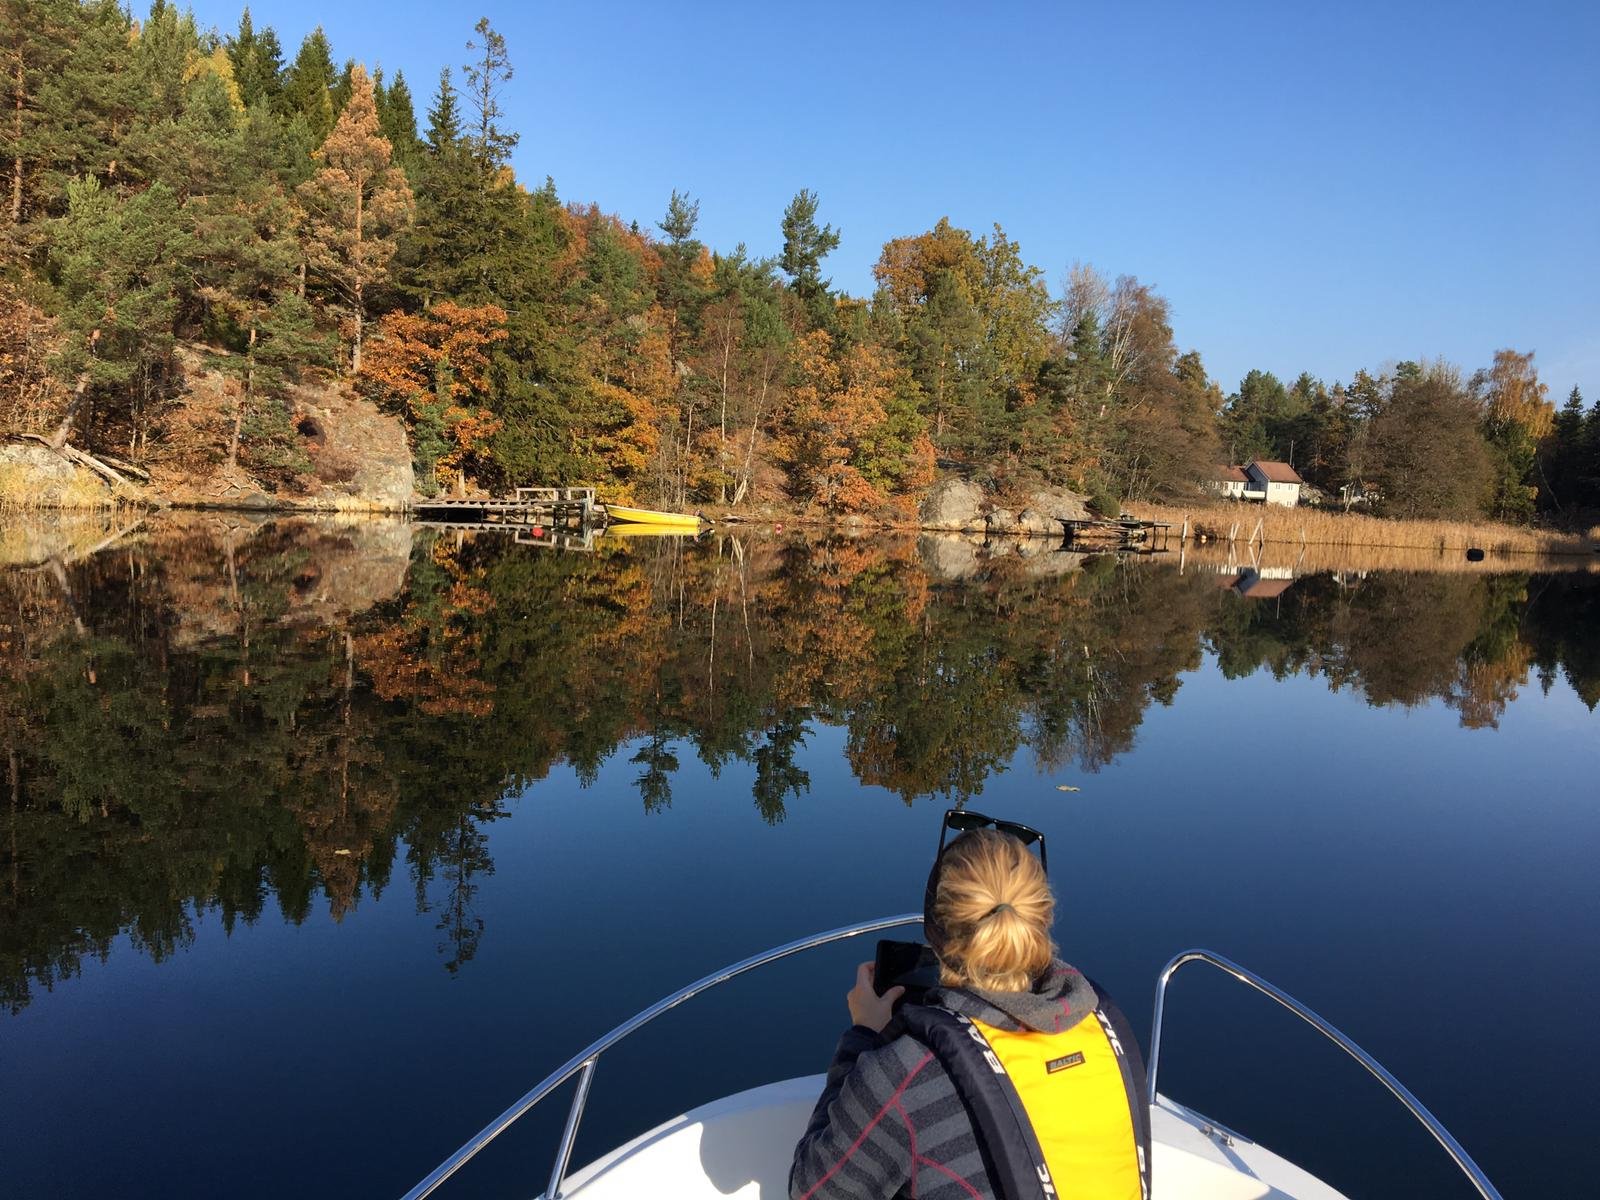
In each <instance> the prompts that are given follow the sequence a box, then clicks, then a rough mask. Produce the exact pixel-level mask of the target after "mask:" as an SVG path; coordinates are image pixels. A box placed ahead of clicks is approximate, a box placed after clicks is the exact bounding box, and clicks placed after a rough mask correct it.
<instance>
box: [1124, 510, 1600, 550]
mask: <svg viewBox="0 0 1600 1200" xmlns="http://www.w3.org/2000/svg"><path fill="white" fill-rule="evenodd" d="M1128 508H1129V511H1131V512H1133V513H1134V514H1135V515H1136V516H1139V517H1142V518H1144V519H1146V520H1152V521H1170V522H1171V523H1172V526H1173V529H1174V532H1176V531H1177V530H1178V529H1180V528H1181V527H1182V525H1183V521H1184V519H1185V517H1187V518H1188V521H1189V528H1190V530H1191V531H1192V532H1195V533H1199V534H1204V535H1206V536H1207V537H1208V538H1209V540H1210V541H1213V542H1215V541H1221V542H1223V543H1227V542H1228V541H1229V540H1230V539H1229V536H1228V535H1229V532H1230V530H1232V531H1234V536H1233V538H1232V540H1233V542H1234V543H1235V545H1236V547H1237V548H1238V549H1239V550H1240V551H1242V552H1246V553H1247V550H1246V547H1247V545H1248V543H1250V542H1251V540H1252V539H1253V540H1254V541H1255V544H1256V545H1257V546H1260V545H1261V544H1262V542H1263V539H1264V540H1265V544H1266V545H1267V546H1269V547H1281V546H1286V545H1292V546H1294V547H1296V548H1299V547H1300V546H1307V547H1310V546H1336V547H1341V548H1348V549H1353V548H1362V549H1404V550H1431V551H1434V552H1435V553H1436V554H1439V555H1451V554H1461V555H1464V554H1465V553H1466V551H1467V550H1468V549H1471V548H1478V549H1481V550H1483V551H1485V552H1486V553H1488V554H1492V555H1509V554H1536V555H1546V556H1548V555H1568V554H1584V555H1591V556H1592V555H1593V554H1594V551H1595V549H1596V547H1597V546H1600V526H1596V527H1595V528H1593V529H1591V530H1589V532H1588V533H1587V534H1565V533H1552V532H1550V531H1548V530H1543V529H1527V528H1523V527H1520V526H1515V525H1496V524H1490V523H1484V524H1472V523H1468V522H1465V521H1401V520H1388V519H1386V518H1382V517H1369V516H1366V515H1364V514H1361V513H1344V512H1326V511H1323V510H1320V509H1314V508H1278V507H1271V506H1267V505H1259V504H1248V505H1246V504H1237V505H1235V504H1219V505H1210V506H1206V507H1200V508H1191V509H1187V510H1185V509H1179V508H1167V507H1163V506H1161V505H1154V504H1130V505H1129V506H1128ZM1258 523H1259V526H1258ZM1258 527H1259V531H1260V532H1259V533H1258V532H1257V530H1258Z"/></svg>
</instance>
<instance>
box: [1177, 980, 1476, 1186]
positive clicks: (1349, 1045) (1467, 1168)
mask: <svg viewBox="0 0 1600 1200" xmlns="http://www.w3.org/2000/svg"><path fill="white" fill-rule="evenodd" d="M1192 962H1203V963H1210V964H1211V965H1212V966H1213V967H1216V968H1217V969H1218V970H1220V971H1222V972H1223V973H1224V974H1227V975H1231V976H1233V977H1234V978H1235V979H1237V980H1238V981H1239V982H1240V983H1242V984H1245V985H1247V986H1249V987H1252V988H1254V989H1255V990H1256V991H1258V992H1260V993H1261V994H1262V995H1263V996H1266V997H1268V998H1269V999H1272V1000H1276V1001H1277V1002H1278V1003H1279V1004H1281V1005H1282V1006H1283V1007H1284V1008H1286V1009H1288V1010H1289V1011H1290V1012H1292V1013H1293V1014H1294V1015H1295V1016H1297V1017H1299V1018H1300V1019H1301V1020H1302V1021H1304V1022H1305V1023H1306V1024H1307V1025H1310V1026H1311V1027H1312V1028H1313V1029H1315V1030H1316V1031H1317V1032H1318V1033H1320V1034H1322V1035H1323V1036H1324V1037H1325V1038H1327V1039H1328V1040H1329V1041H1330V1042H1332V1043H1333V1044H1334V1045H1335V1046H1338V1047H1339V1049H1341V1050H1343V1051H1344V1052H1345V1053H1346V1054H1348V1055H1349V1056H1350V1057H1351V1058H1353V1059H1355V1060H1356V1061H1357V1062H1358V1063H1360V1064H1361V1065H1362V1066H1363V1067H1365V1068H1366V1069H1367V1070H1368V1072H1370V1073H1371V1074H1372V1076H1373V1077H1374V1078H1375V1079H1377V1080H1378V1082H1380V1083H1382V1084H1383V1085H1384V1087H1386V1088H1388V1089H1389V1091H1390V1092H1392V1093H1393V1094H1394V1097H1395V1099H1397V1100H1399V1101H1400V1103H1401V1104H1403V1105H1405V1106H1406V1108H1407V1109H1408V1110H1409V1111H1410V1113H1411V1115H1412V1116H1414V1117H1416V1118H1417V1120H1418V1121H1420V1122H1421V1123H1422V1125H1423V1127H1424V1128H1426V1129H1427V1131H1428V1132H1429V1133H1431V1134H1433V1136H1434V1138H1435V1140H1437V1141H1438V1143H1439V1145H1441V1146H1443V1147H1444V1149H1445V1152H1446V1153H1447V1154H1449V1155H1450V1157H1451V1158H1453V1159H1454V1160H1455V1163H1456V1166H1458V1167H1460V1168H1461V1171H1462V1173H1463V1174H1465V1175H1466V1177H1467V1178H1468V1179H1470V1180H1472V1185H1473V1186H1474V1187H1475V1188H1477V1189H1478V1194H1479V1195H1480V1196H1482V1197H1483V1200H1501V1196H1500V1193H1499V1192H1498V1191H1497V1190H1495V1186H1494V1184H1492V1183H1490V1182H1489V1179H1488V1176H1486V1175H1485V1174H1484V1173H1483V1171H1482V1169H1480V1168H1479V1166H1478V1164H1477V1163H1475V1162H1473V1161H1472V1156H1471V1155H1470V1154H1468V1153H1467V1152H1466V1151H1465V1150H1463V1149H1462V1148H1461V1143H1460V1142H1458V1141H1456V1139H1455V1138H1453V1137H1451V1136H1450V1131H1449V1130H1448V1129H1446V1128H1445V1127H1444V1126H1443V1125H1441V1124H1440V1123H1439V1119H1438V1118H1437V1117H1435V1116H1434V1115H1433V1114H1432V1113H1431V1112H1429V1111H1428V1110H1427V1109H1426V1108H1425V1107H1423V1104H1422V1101H1420V1100H1418V1099H1417V1098H1416V1097H1415V1096H1413V1095H1412V1094H1411V1092H1410V1091H1409V1090H1408V1089H1407V1088H1406V1086H1405V1085H1404V1084H1403V1083H1401V1082H1400V1081H1399V1080H1398V1079H1396V1078H1395V1077H1394V1076H1393V1075H1391V1074H1389V1072H1388V1071H1386V1070H1384V1068H1383V1066H1382V1065H1381V1064H1380V1063H1379V1062H1378V1060H1377V1059H1375V1058H1373V1057H1372V1055H1370V1054H1368V1053H1367V1052H1366V1051H1365V1050H1363V1049H1362V1048H1361V1047H1360V1046H1358V1045H1356V1044H1355V1043H1354V1042H1353V1041H1351V1040H1350V1039H1349V1038H1348V1037H1346V1036H1345V1035H1344V1034H1343V1033H1341V1032H1340V1031H1339V1030H1338V1029H1336V1028H1334V1027H1333V1025H1331V1024H1329V1023H1328V1022H1327V1021H1326V1020H1324V1019H1323V1018H1322V1017H1319V1016H1318V1015H1317V1014H1316V1013H1314V1012H1312V1011H1311V1010H1310V1009H1309V1008H1307V1007H1306V1006H1305V1005H1304V1004H1301V1003H1300V1001H1298V1000H1296V999H1295V998H1294V997H1293V996H1291V995H1289V993H1288V992H1285V991H1284V990H1283V989H1282V988H1279V987H1275V986H1274V985H1272V984H1270V983H1268V982H1267V981H1266V980H1265V979H1263V978H1261V976H1259V975H1257V974H1256V973H1255V972H1253V971H1249V970H1247V969H1245V968H1244V967H1241V966H1240V965H1239V964H1238V963H1236V962H1232V961H1230V960H1228V959H1226V958H1223V957H1222V955H1220V954H1213V953H1212V952H1211V951H1210V950H1185V951H1184V952H1183V953H1182V954H1179V955H1178V956H1176V957H1175V958H1174V959H1173V960H1172V961H1171V962H1169V963H1168V964H1167V965H1166V966H1165V967H1164V968H1162V971H1161V975H1160V977H1159V978H1158V979H1157V980H1156V1011H1155V1017H1154V1019H1153V1020H1152V1021H1151V1025H1150V1072H1149V1087H1150V1102H1151V1103H1152V1104H1154V1103H1155V1100H1156V1069H1157V1067H1159V1066H1160V1063H1161V1019H1162V1016H1163V1014H1164V1012H1165V1009H1166V1002H1167V982H1168V981H1169V980H1170V979H1171V978H1172V976H1173V975H1174V974H1176V972H1177V970H1178V968H1179V967H1181V966H1183V965H1184V964H1186V963H1192Z"/></svg>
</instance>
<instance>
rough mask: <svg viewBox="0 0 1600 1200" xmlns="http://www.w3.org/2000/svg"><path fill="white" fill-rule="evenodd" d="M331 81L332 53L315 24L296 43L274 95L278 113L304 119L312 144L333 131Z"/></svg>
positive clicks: (332, 73) (320, 29) (318, 142)
mask: <svg viewBox="0 0 1600 1200" xmlns="http://www.w3.org/2000/svg"><path fill="white" fill-rule="evenodd" d="M334 82H335V81H334V69H333V50H332V48H331V47H330V46H329V45H328V36H327V34H325V33H323V32H322V26H320V25H318V26H317V27H316V28H315V29H314V30H312V31H311V32H310V33H309V34H307V35H306V38H305V40H304V41H303V42H301V43H300V52H299V53H298V54H296V55H295V57H294V62H292V63H290V64H289V69H288V70H287V71H286V72H284V79H283V91H282V92H281V93H280V94H279V96H278V108H279V111H280V112H282V113H283V114H284V115H285V116H287V117H295V116H298V117H301V118H303V119H304V120H305V123H306V128H307V130H308V131H309V133H310V136H311V138H312V144H313V145H320V144H321V143H322V142H323V141H324V140H326V139H327V136H328V134H329V133H331V132H332V131H333V122H334V118H335V115H336V114H335V113H334V111H333V86H334Z"/></svg>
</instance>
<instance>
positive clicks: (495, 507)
mask: <svg viewBox="0 0 1600 1200" xmlns="http://www.w3.org/2000/svg"><path fill="white" fill-rule="evenodd" d="M412 512H413V513H414V514H415V515H416V518H417V522H418V523H419V524H423V525H439V526H443V527H445V528H449V529H457V528H471V529H478V528H482V527H484V526H489V525H506V526H516V527H519V528H533V527H535V526H537V527H539V528H541V529H556V530H582V529H587V528H589V527H590V526H592V525H595V524H597V523H598V522H597V521H596V517H597V516H598V515H599V505H597V504H596V503H595V498H594V489H593V488H589V487H573V488H562V487H519V488H518V489H517V490H516V493H515V494H514V495H512V496H510V497H493V496H432V497H428V498H426V499H421V500H418V501H417V502H416V503H415V504H413V505H412Z"/></svg>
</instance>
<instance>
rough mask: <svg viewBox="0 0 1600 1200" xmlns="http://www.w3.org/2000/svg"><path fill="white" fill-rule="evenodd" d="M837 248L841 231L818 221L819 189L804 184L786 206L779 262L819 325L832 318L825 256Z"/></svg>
mask: <svg viewBox="0 0 1600 1200" xmlns="http://www.w3.org/2000/svg"><path fill="white" fill-rule="evenodd" d="M838 248H839V233H838V231H837V230H836V229H834V227H833V226H832V225H818V224H817V195H816V193H815V192H811V191H808V190H806V189H805V188H801V189H800V191H799V192H798V193H796V195H795V198H794V199H793V200H791V201H789V205H788V207H787V208H785V209H784V210H783V254H782V255H781V256H780V257H779V259H778V265H779V267H781V268H782V270H783V273H784V274H785V275H787V276H789V279H790V287H792V288H793V289H794V292H795V294H796V295H797V296H799V297H800V300H801V302H802V303H803V304H804V305H805V306H806V309H807V311H808V312H810V313H811V316H812V320H813V322H814V323H815V324H817V325H819V326H826V325H829V324H831V323H832V319H833V318H832V313H831V308H832V306H831V304H830V303H829V295H828V289H829V288H830V287H831V286H832V282H833V281H832V280H829V279H824V278H823V277H822V260H823V259H824V258H826V257H827V256H828V255H829V254H831V253H832V252H833V251H835V250H837V249H838Z"/></svg>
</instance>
